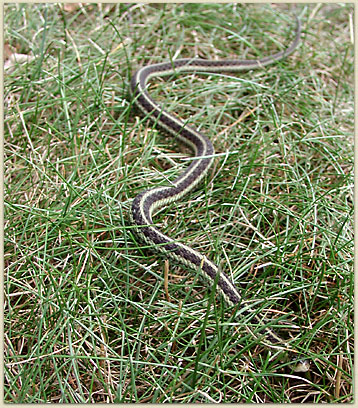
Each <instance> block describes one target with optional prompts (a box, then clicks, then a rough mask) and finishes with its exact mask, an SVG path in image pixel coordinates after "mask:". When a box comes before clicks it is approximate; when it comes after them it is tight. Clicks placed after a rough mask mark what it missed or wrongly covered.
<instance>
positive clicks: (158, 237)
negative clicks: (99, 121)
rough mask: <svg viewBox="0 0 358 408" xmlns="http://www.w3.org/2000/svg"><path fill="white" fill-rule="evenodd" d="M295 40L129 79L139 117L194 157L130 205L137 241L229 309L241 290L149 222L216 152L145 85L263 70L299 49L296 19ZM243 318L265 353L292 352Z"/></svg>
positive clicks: (151, 68)
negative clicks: (195, 274) (195, 278)
mask: <svg viewBox="0 0 358 408" xmlns="http://www.w3.org/2000/svg"><path fill="white" fill-rule="evenodd" d="M296 21H297V24H296V31H295V38H294V40H293V42H292V43H291V45H290V46H289V47H288V48H286V49H284V50H283V51H280V52H277V53H275V54H273V55H270V56H267V57H264V58H261V59H257V60H221V61H216V60H215V61H213V60H204V59H197V58H193V59H191V58H184V59H178V60H175V61H171V62H165V63H160V64H153V65H147V66H144V67H142V68H140V69H139V70H138V71H136V72H135V74H134V75H133V77H132V79H131V83H130V88H131V94H132V96H133V101H134V102H135V104H136V106H137V107H138V108H139V110H140V111H141V113H142V114H143V115H144V116H145V117H148V118H150V119H151V120H152V121H154V122H155V124H156V125H158V126H159V127H160V128H161V129H162V130H164V131H165V132H167V133H170V134H171V135H173V136H174V137H175V138H177V139H179V140H180V141H182V142H184V143H185V144H187V145H188V146H189V147H190V148H191V149H192V150H193V151H194V153H195V160H192V162H191V164H190V165H189V166H188V167H187V168H186V169H185V171H184V172H183V173H182V174H181V175H180V176H179V177H178V178H176V179H175V180H174V181H172V182H171V185H170V186H164V187H156V188H153V189H150V190H146V191H143V192H141V193H140V194H138V195H137V196H136V197H135V198H134V200H133V203H132V208H131V220H132V223H133V224H134V226H135V227H136V232H137V235H138V236H139V237H140V238H141V239H142V240H143V241H144V242H145V243H147V244H149V245H150V246H151V247H153V248H155V249H156V250H159V251H161V252H162V253H164V254H165V255H166V256H168V257H170V258H172V259H174V260H176V261H178V262H179V263H181V264H182V265H185V266H186V267H188V268H190V269H193V270H195V271H199V272H200V273H201V274H202V275H203V276H204V277H205V278H206V280H208V281H209V282H211V283H212V284H214V283H215V284H216V289H217V290H218V291H219V292H220V293H221V294H222V296H223V297H224V299H225V301H226V302H227V304H228V305H230V306H235V305H238V304H240V302H241V296H240V292H239V290H238V289H237V288H236V287H235V285H234V283H233V282H232V281H231V279H230V278H229V277H228V276H227V274H226V273H225V272H224V271H223V270H220V269H219V268H218V266H217V265H215V264H214V263H213V262H212V261H211V260H210V259H208V258H207V257H206V256H205V255H203V254H201V253H199V252H198V251H196V250H194V249H193V248H191V247H189V246H187V245H185V244H182V243H180V242H178V241H176V240H174V239H172V238H170V237H169V236H167V235H165V234H164V233H163V232H162V231H161V230H159V229H158V228H157V227H156V226H155V225H154V222H153V220H152V216H153V214H154V212H155V211H156V210H158V209H159V208H161V207H163V206H165V205H167V204H169V203H171V202H174V201H177V200H179V199H181V198H182V197H183V196H184V195H185V194H187V193H188V192H189V191H190V190H192V189H193V188H194V187H196V186H197V185H198V183H199V182H200V181H201V180H202V179H203V177H204V176H205V175H206V173H207V171H208V169H209V167H210V166H211V164H212V163H213V156H214V148H213V145H212V143H211V142H210V140H209V139H208V138H207V137H206V136H205V135H204V134H203V133H201V132H199V131H198V130H196V129H194V128H192V127H190V126H188V125H186V124H185V123H184V122H183V121H181V120H180V119H178V118H177V117H176V116H174V115H172V114H170V113H168V112H166V111H165V110H164V109H163V108H162V107H161V106H160V105H159V104H157V103H156V102H155V101H154V100H153V99H152V98H151V97H150V95H149V93H148V91H147V85H148V82H149V80H150V79H151V78H153V77H158V76H168V75H171V74H178V73H181V72H193V71H195V72H198V73H200V72H212V73H223V72H239V71H244V70H250V69H256V68H261V67H264V66H266V65H269V64H272V63H273V62H275V61H278V60H280V59H282V58H284V57H287V56H288V55H289V54H291V53H292V52H293V50H294V49H295V48H296V47H297V45H298V43H299V40H300V33H301V24H300V21H299V19H298V18H297V19H296ZM241 314H242V315H243V316H251V317H250V320H251V322H252V323H254V324H255V325H257V326H258V327H260V329H259V334H260V335H261V336H262V339H263V343H264V344H265V345H267V346H269V347H274V348H277V347H278V348H284V349H286V350H290V346H289V344H288V343H287V342H285V341H284V340H283V339H281V338H280V337H279V336H278V335H277V334H276V333H275V331H273V330H272V329H270V327H268V325H267V323H265V322H264V320H263V319H262V318H260V317H259V316H258V315H257V314H256V315H255V314H254V313H253V311H252V310H250V309H248V308H244V309H243V310H242V311H241ZM306 366H307V363H306V362H305V361H304V362H301V363H300V364H299V365H298V366H297V367H296V371H307V370H306V369H305V367H306Z"/></svg>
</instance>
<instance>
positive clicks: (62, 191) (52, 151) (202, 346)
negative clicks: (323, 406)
mask: <svg viewBox="0 0 358 408" xmlns="http://www.w3.org/2000/svg"><path fill="white" fill-rule="evenodd" d="M353 11H354V5H353V4H343V3H340V4H339V3H337V4H300V5H284V4H276V5H271V6H270V5H268V4H267V5H261V4H257V5H253V4H151V5H150V4H146V5H144V4H136V5H129V4H124V3H123V4H120V3H118V4H112V5H108V4H97V5H96V4H82V5H80V4H77V3H76V4H50V3H48V4H20V3H17V4H8V5H5V6H4V40H5V52H6V55H7V56H8V57H9V59H8V61H7V65H6V70H5V71H4V74H5V75H4V76H5V79H4V82H5V83H4V100H5V102H4V104H5V105H4V154H5V156H4V194H5V199H4V211H5V215H4V218H5V224H4V264H5V277H4V320H5V323H4V325H5V326H4V327H5V335H4V346H5V356H4V383H5V391H4V400H5V401H6V402H11V403H45V402H46V403H49V402H61V403H89V402H91V403H95V402H97V403H100V402H117V403H134V402H138V403H139V402H147V403H173V402H175V403H210V402H226V403H234V402H236V403H238V402H239V403H259V402H271V403H299V402H321V403H333V402H341V403H344V402H352V400H353V384H352V376H353V362H354V361H353V340H354V338H353V317H354V316H353V306H354V304H353V300H354V299H353V295H354V292H353V290H354V287H353V156H354V155H353V132H354V105H353V100H354V87H353V72H354V58H353ZM293 13H295V14H297V15H298V16H299V17H300V19H301V21H302V40H301V43H300V45H299V47H298V48H297V50H296V51H295V52H294V53H293V54H292V55H291V56H289V57H288V58H286V59H285V60H282V61H280V62H278V63H275V64H272V65H270V66H268V67H264V68H262V69H258V70H254V71H248V72H242V73H240V74H208V73H205V74H200V73H197V74H194V73H190V74H184V73H183V74H181V75H177V76H172V77H168V78H160V79H156V80H153V81H152V82H151V85H150V94H151V96H152V97H153V98H154V99H155V100H156V101H158V103H160V104H161V105H162V106H163V107H165V109H166V110H167V111H169V112H171V113H174V114H176V115H178V116H179V117H180V118H182V119H184V120H185V121H187V122H188V123H189V124H190V125H191V126H192V127H196V128H198V129H199V130H200V131H201V132H203V133H205V134H206V135H207V136H208V137H209V138H210V139H211V141H212V143H213V145H214V147H215V152H216V156H215V161H214V166H213V167H212V168H211V169H210V170H209V173H208V175H207V176H206V178H205V180H204V181H203V182H202V183H201V184H200V185H199V186H198V187H197V189H196V190H195V191H193V192H191V193H190V194H189V195H188V196H186V197H185V198H183V199H182V200H180V201H179V202H177V203H175V204H172V205H170V206H168V207H166V208H163V209H161V210H160V211H159V212H158V214H157V215H156V216H155V217H154V221H155V223H156V224H157V225H158V226H160V228H161V230H162V231H163V232H165V233H166V234H167V235H169V236H171V237H172V238H174V239H176V240H178V241H179V242H185V243H186V244H188V245H191V246H192V247H193V248H195V249H196V250H198V251H200V252H201V253H203V254H205V255H206V256H208V257H209V258H210V259H212V260H213V261H214V262H215V263H216V264H218V265H220V266H221V267H222V268H225V271H226V272H227V274H228V275H229V276H230V277H231V278H232V280H233V281H234V282H235V283H236V285H237V286H238V287H239V288H240V290H241V294H242V297H243V302H242V304H241V305H240V306H239V307H238V308H237V310H236V309H233V308H230V307H228V306H226V304H225V303H224V301H223V299H221V297H220V296H217V295H216V293H215V292H214V291H212V290H211V287H210V286H208V285H207V284H205V282H203V281H202V280H201V279H200V276H199V274H198V273H197V272H193V271H191V270H187V269H186V268H184V267H183V266H180V265H176V264H174V263H173V262H171V261H170V262H169V264H168V263H167V262H166V259H165V257H163V256H159V254H158V250H157V249H156V248H148V245H146V244H145V243H143V242H142V241H140V240H139V239H138V237H137V236H136V235H135V233H134V229H133V227H132V225H131V224H130V222H129V210H130V205H131V202H132V200H133V198H134V197H135V196H136V195H137V194H138V193H139V192H141V191H143V190H144V189H145V188H152V187H154V186H158V185H168V183H170V180H173V179H175V178H176V177H177V176H178V175H179V174H180V172H181V171H182V170H184V169H185V167H186V166H187V165H188V157H190V156H191V155H192V153H191V152H190V151H189V150H188V149H187V148H186V147H185V146H183V145H181V144H180V143H177V142H176V141H175V140H173V138H172V137H170V136H168V135H165V134H162V133H161V132H160V131H159V130H158V128H157V126H156V125H155V124H153V123H152V122H150V121H149V120H148V118H143V117H141V116H139V115H138V112H137V111H136V110H135V109H134V106H133V103H132V102H133V101H132V100H131V97H130V94H129V92H128V89H129V81H130V78H131V75H132V74H133V73H134V72H135V70H136V69H138V68H140V67H142V66H143V65H146V64H151V63H158V62H166V61H170V60H175V59H178V58H184V57H195V56H199V57H201V58H207V59H235V58H239V59H249V58H251V59H252V58H254V59H255V58H261V57H264V56H267V55H270V54H272V53H275V52H277V51H279V50H282V49H284V48H285V47H287V46H288V45H289V43H290V41H292V39H293V29H294V24H295V23H294V17H293ZM19 55H21V57H20V56H19ZM245 306H250V307H251V309H253V310H254V311H255V312H256V311H257V312H260V313H261V314H263V315H265V316H266V318H267V319H268V322H269V325H270V327H272V328H274V329H275V330H276V331H277V332H278V333H279V334H280V335H281V336H282V337H284V338H285V339H290V341H292V343H293V344H294V345H295V347H297V349H299V350H301V351H302V352H304V353H305V354H306V355H307V356H308V357H309V358H310V360H311V369H310V371H309V372H307V373H294V372H292V370H291V368H290V366H289V365H288V362H287V361H284V360H283V359H282V356H281V354H280V353H279V352H276V351H275V350H272V349H269V348H267V347H265V346H264V345H263V344H262V342H261V341H260V340H259V339H258V338H256V337H255V336H252V335H251V334H250V332H248V331H247V328H248V327H249V328H250V330H251V331H254V330H255V327H254V325H253V324H252V323H251V324H250V320H249V319H247V318H241V317H240V308H241V309H242V308H243V307H245ZM256 329H257V327H256Z"/></svg>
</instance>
